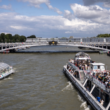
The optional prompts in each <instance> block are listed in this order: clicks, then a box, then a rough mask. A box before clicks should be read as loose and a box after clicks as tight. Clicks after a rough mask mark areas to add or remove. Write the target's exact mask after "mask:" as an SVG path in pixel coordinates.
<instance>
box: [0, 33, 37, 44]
mask: <svg viewBox="0 0 110 110" xmlns="http://www.w3.org/2000/svg"><path fill="white" fill-rule="evenodd" d="M26 38H36V36H35V35H31V36H28V37H26V36H24V35H18V34H15V35H12V34H5V33H1V34H0V43H5V42H7V43H12V42H13V43H14V42H25V41H26Z"/></svg>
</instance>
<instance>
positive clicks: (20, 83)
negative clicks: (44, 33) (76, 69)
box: [0, 46, 110, 110]
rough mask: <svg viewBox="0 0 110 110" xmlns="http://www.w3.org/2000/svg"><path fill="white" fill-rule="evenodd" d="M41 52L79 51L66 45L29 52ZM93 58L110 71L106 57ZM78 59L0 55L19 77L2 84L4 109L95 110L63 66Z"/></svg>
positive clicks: (0, 106)
mask: <svg viewBox="0 0 110 110" xmlns="http://www.w3.org/2000/svg"><path fill="white" fill-rule="evenodd" d="M40 49H41V50H72V49H73V50H74V49H75V50H78V48H73V47H62V46H53V47H52V46H51V47H48V46H47V47H45V46H43V47H34V48H30V49H28V50H40ZM79 51H80V50H79ZM89 55H90V57H91V58H92V59H93V60H94V61H97V62H103V63H105V64H106V68H107V69H110V58H109V57H108V56H107V55H106V54H98V53H89ZM74 56H75V53H29V54H21V53H18V54H17V53H15V54H14V53H13V54H11V53H9V54H0V61H1V62H5V63H7V64H9V65H12V66H13V67H14V69H15V74H12V75H11V76H9V77H8V78H5V79H3V80H1V81H0V96H1V97H0V110H93V109H92V108H91V107H90V105H87V104H86V101H85V100H84V99H83V98H82V96H81V95H80V94H79V93H78V91H77V90H76V88H74V86H73V85H71V83H70V82H69V81H68V80H67V78H66V77H65V75H64V74H63V72H62V69H63V65H65V64H66V63H67V62H68V59H69V58H74Z"/></svg>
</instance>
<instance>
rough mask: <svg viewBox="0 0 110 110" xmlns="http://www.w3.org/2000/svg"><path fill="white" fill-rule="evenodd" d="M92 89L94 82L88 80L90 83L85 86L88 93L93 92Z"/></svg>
mask: <svg viewBox="0 0 110 110" xmlns="http://www.w3.org/2000/svg"><path fill="white" fill-rule="evenodd" d="M92 87H93V84H92V82H91V81H90V80H88V81H87V82H86V84H85V88H86V89H87V90H88V91H91V89H92Z"/></svg>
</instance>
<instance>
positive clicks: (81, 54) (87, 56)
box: [75, 52, 91, 60]
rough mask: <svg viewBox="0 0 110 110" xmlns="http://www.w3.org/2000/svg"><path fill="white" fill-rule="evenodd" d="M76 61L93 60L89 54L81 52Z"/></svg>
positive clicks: (76, 56)
mask: <svg viewBox="0 0 110 110" xmlns="http://www.w3.org/2000/svg"><path fill="white" fill-rule="evenodd" d="M75 59H76V60H77V59H78V60H87V59H89V60H90V59H91V58H90V56H89V55H88V54H87V53H84V52H79V53H77V54H76V55H75Z"/></svg>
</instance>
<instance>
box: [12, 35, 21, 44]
mask: <svg viewBox="0 0 110 110" xmlns="http://www.w3.org/2000/svg"><path fill="white" fill-rule="evenodd" d="M19 41H20V36H19V35H18V34H15V35H14V36H13V42H19Z"/></svg>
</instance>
